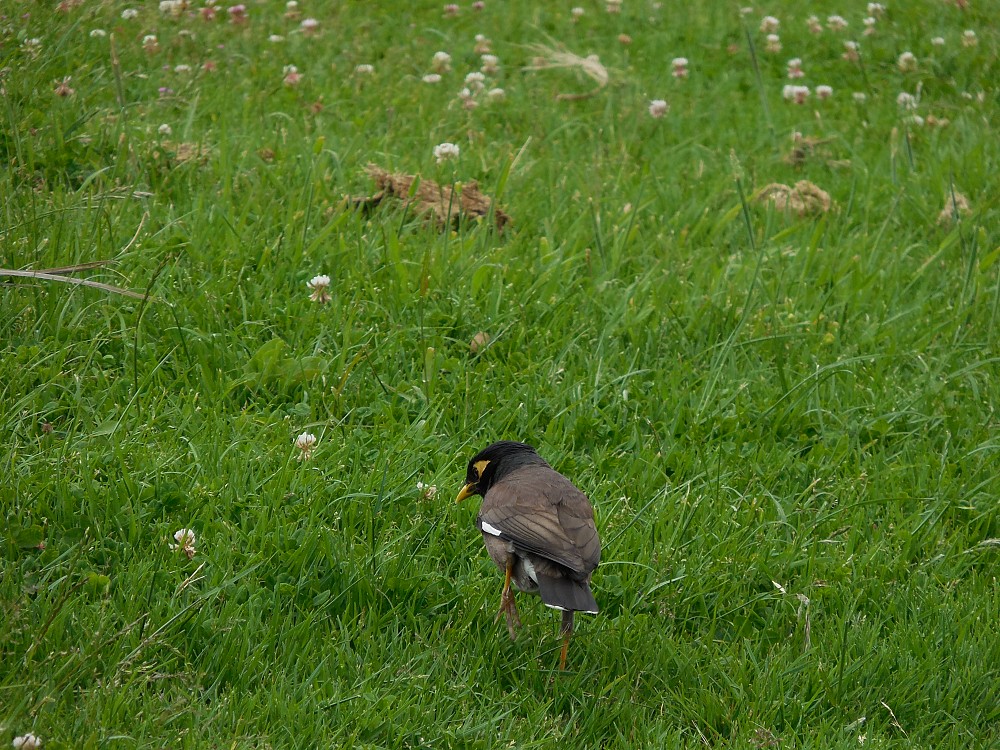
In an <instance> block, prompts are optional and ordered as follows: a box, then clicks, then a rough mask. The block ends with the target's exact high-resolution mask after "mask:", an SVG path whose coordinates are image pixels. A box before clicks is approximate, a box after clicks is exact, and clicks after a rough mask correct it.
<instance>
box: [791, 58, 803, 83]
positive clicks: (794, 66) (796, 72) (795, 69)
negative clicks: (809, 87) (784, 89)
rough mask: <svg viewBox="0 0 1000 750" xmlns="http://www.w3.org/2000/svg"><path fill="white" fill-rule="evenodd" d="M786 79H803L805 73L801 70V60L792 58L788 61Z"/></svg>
mask: <svg viewBox="0 0 1000 750" xmlns="http://www.w3.org/2000/svg"><path fill="white" fill-rule="evenodd" d="M788 77H789V78H804V77H805V72H804V71H803V70H802V60H801V58H798V57H793V58H792V59H791V60H789V61H788Z"/></svg>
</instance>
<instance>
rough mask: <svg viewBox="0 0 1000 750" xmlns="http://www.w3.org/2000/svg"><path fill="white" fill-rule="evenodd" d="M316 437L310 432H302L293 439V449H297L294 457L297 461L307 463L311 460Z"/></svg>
mask: <svg viewBox="0 0 1000 750" xmlns="http://www.w3.org/2000/svg"><path fill="white" fill-rule="evenodd" d="M317 442H318V441H317V440H316V436H315V435H313V434H312V433H311V432H303V433H302V434H301V435H299V436H298V437H297V438H295V447H296V448H298V449H299V455H298V456H297V457H296V458H297V459H298V460H299V461H309V460H311V459H312V454H313V451H314V450H316V443H317Z"/></svg>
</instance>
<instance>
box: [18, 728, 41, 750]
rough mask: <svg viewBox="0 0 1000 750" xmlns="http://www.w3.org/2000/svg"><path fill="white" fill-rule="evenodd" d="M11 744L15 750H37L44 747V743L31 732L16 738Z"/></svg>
mask: <svg viewBox="0 0 1000 750" xmlns="http://www.w3.org/2000/svg"><path fill="white" fill-rule="evenodd" d="M11 744H12V745H13V746H14V750H37V748H40V747H41V746H42V741H41V740H40V739H38V738H37V737H36V736H35V735H33V734H31V733H30V732H29V733H28V734H22V735H21V736H20V737H15V738H14V741H13V742H11Z"/></svg>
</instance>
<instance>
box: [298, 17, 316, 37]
mask: <svg viewBox="0 0 1000 750" xmlns="http://www.w3.org/2000/svg"><path fill="white" fill-rule="evenodd" d="M299 28H300V29H302V33H303V34H305V35H306V36H312V35H313V34H315V33H316V31H317V30H318V29H319V21H317V20H316V19H315V18H303V19H302V23H300V24H299Z"/></svg>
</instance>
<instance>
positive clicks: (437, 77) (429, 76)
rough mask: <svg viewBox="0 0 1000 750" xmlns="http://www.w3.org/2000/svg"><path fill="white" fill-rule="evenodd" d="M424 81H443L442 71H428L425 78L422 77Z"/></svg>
mask: <svg viewBox="0 0 1000 750" xmlns="http://www.w3.org/2000/svg"><path fill="white" fill-rule="evenodd" d="M420 80H421V81H423V82H424V83H441V74H440V73H428V74H427V75H425V76H424V77H423V78H421V79H420Z"/></svg>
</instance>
